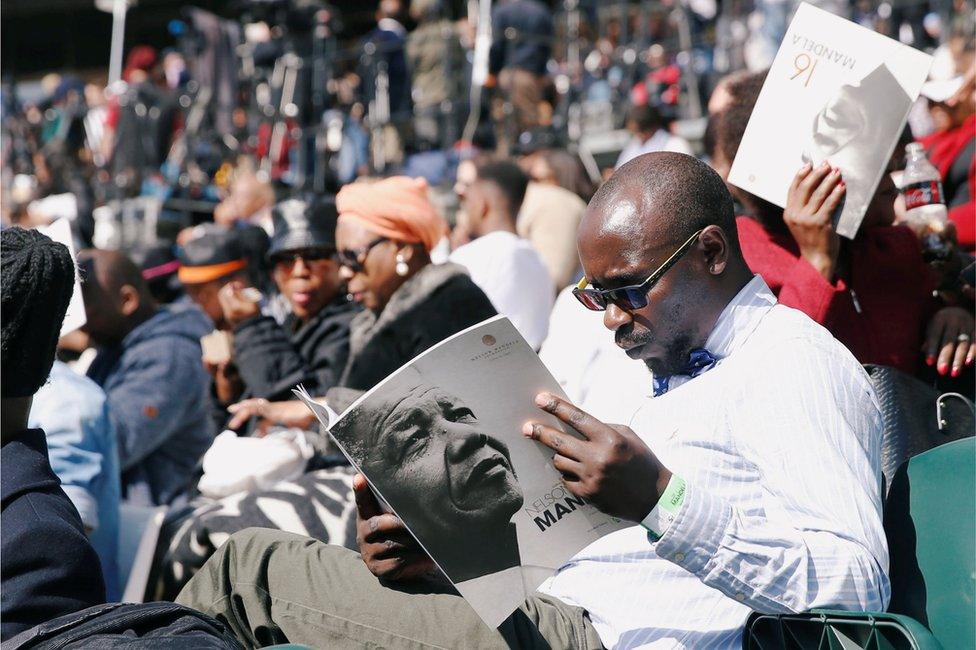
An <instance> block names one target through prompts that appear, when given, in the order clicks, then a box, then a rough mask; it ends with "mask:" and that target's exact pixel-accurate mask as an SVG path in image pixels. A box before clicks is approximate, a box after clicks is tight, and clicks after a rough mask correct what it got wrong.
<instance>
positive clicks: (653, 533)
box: [641, 474, 685, 542]
mask: <svg viewBox="0 0 976 650" xmlns="http://www.w3.org/2000/svg"><path fill="white" fill-rule="evenodd" d="M684 502H685V480H684V479H683V478H681V477H680V476H678V475H677V474H672V475H671V480H669V481H668V486H667V487H666V488H664V494H662V495H661V498H660V499H658V501H657V505H655V506H654V507H653V508H651V512H650V513H649V514H648V515H647V516H646V517H644V520H643V521H642V522H641V526H643V527H644V528H645V529H647V532H648V536H649V537H650V538H651V540H652V541H655V542H656V541H658V540H659V539H661V537H663V536H664V533H666V532H667V531H668V528H670V527H671V523H672V522H673V521H674V520H675V519H677V518H678V513H679V512H681V506H682V504H684Z"/></svg>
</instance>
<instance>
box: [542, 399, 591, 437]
mask: <svg viewBox="0 0 976 650" xmlns="http://www.w3.org/2000/svg"><path fill="white" fill-rule="evenodd" d="M535 403H536V406H538V407H539V408H541V409H542V410H543V411H546V412H547V413H551V414H552V415H555V416H556V417H557V418H559V419H560V420H562V421H563V422H565V423H566V424H568V425H569V426H571V427H573V428H574V429H576V431H578V432H579V433H581V434H582V435H583V437H584V438H586V439H587V440H589V439H590V438H592V436H593V434H598V433H599V429H600V428H604V427H606V425H605V424H603V423H602V422H600V421H599V420H597V419H596V418H595V417H593V416H592V415H590V414H589V413H587V412H586V411H584V410H582V409H581V408H579V407H577V406H574V405H573V404H570V403H569V402H567V401H566V400H564V399H562V398H561V397H557V396H556V395H553V394H552V393H539V394H538V395H536V397H535Z"/></svg>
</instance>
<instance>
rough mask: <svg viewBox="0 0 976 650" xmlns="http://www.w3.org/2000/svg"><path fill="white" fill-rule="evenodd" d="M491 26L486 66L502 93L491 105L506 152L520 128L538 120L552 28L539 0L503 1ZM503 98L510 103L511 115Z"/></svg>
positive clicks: (552, 35) (528, 126) (553, 30)
mask: <svg viewBox="0 0 976 650" xmlns="http://www.w3.org/2000/svg"><path fill="white" fill-rule="evenodd" d="M491 31H492V43H491V51H490V52H489V55H488V58H489V61H488V70H489V72H490V73H491V79H492V80H497V84H498V88H499V89H500V90H501V91H502V93H503V94H504V97H502V98H500V100H501V101H499V102H496V106H495V110H494V117H495V121H496V124H497V128H496V134H497V135H496V137H497V139H498V145H499V152H500V153H502V154H507V153H509V152H510V150H511V148H512V146H513V145H514V144H515V140H516V139H517V138H518V137H519V136H520V135H521V134H522V133H524V132H526V131H528V130H530V129H532V128H533V127H535V126H538V125H539V122H540V111H539V105H540V104H541V103H542V100H543V90H544V87H545V82H546V64H547V63H548V62H549V55H550V53H551V51H552V40H553V37H554V34H555V28H554V26H553V21H552V13H551V12H550V10H549V8H548V7H546V6H545V5H543V4H542V3H541V2H539V1H538V0H504V1H503V2H500V3H498V4H497V5H496V6H495V8H494V10H493V11H492V16H491ZM502 101H503V102H507V103H509V104H510V105H511V113H512V114H511V118H506V115H505V111H504V110H503V109H502ZM512 127H514V129H513V128H512Z"/></svg>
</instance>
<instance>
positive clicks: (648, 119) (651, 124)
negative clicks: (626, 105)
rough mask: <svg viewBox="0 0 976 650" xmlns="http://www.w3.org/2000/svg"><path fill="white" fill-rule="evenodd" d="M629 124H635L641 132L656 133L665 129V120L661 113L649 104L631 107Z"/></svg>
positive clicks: (628, 116) (628, 112) (628, 113)
mask: <svg viewBox="0 0 976 650" xmlns="http://www.w3.org/2000/svg"><path fill="white" fill-rule="evenodd" d="M627 122H628V124H629V123H630V122H633V123H634V125H635V126H637V129H638V130H639V131H641V132H645V133H646V132H648V131H656V130H658V129H661V128H664V118H663V117H662V116H661V111H659V110H657V109H656V108H655V107H653V106H651V105H649V104H638V105H636V106H631V107H630V109H629V110H628V111H627Z"/></svg>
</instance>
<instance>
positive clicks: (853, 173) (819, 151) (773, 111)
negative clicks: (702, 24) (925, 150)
mask: <svg viewBox="0 0 976 650" xmlns="http://www.w3.org/2000/svg"><path fill="white" fill-rule="evenodd" d="M931 64H932V57H931V56H929V55H927V54H924V53H922V52H919V51H918V50H915V49H913V48H911V47H909V46H907V45H903V44H901V43H899V42H898V41H895V40H892V39H890V38H888V37H886V36H882V35H881V34H878V33H876V32H873V31H871V30H869V29H867V28H865V27H861V26H860V25H857V24H855V23H853V22H851V21H849V20H845V19H844V18H840V17H838V16H835V15H833V14H831V13H829V12H826V11H824V10H822V9H818V8H816V7H814V6H812V5H809V4H806V3H803V4H801V5H800V6H799V8H798V9H797V10H796V15H795V16H794V17H793V21H792V22H791V23H790V27H789V29H788V30H787V31H786V36H785V37H784V39H783V42H782V44H781V45H780V48H779V51H778V52H777V54H776V58H775V59H774V60H773V64H772V66H771V67H770V69H769V74H768V76H767V77H766V82H765V84H763V87H762V91H761V92H760V94H759V100H758V101H757V102H756V106H755V109H754V110H753V112H752V117H751V118H750V120H749V125H748V126H747V127H746V131H745V135H744V136H743V138H742V143H741V144H740V145H739V151H738V153H737V154H736V157H735V161H734V162H733V163H732V169H731V171H730V172H729V182H730V183H732V184H733V185H736V186H738V187H741V188H742V189H744V190H746V191H748V192H751V193H753V194H756V195H758V196H760V197H762V198H764V199H766V200H767V201H770V202H772V203H775V204H776V205H778V206H780V207H783V206H785V205H786V195H787V191H788V190H789V187H790V183H791V182H792V181H793V177H794V176H795V175H796V172H797V171H799V169H800V167H802V166H803V164H804V163H807V162H809V163H812V164H813V165H815V166H816V165H820V164H821V163H822V162H823V161H825V160H827V161H829V162H830V163H831V164H832V165H835V166H837V167H839V168H840V170H841V173H842V177H843V179H844V182H845V184H846V185H847V191H846V192H845V195H844V201H843V204H842V206H841V209H840V210H839V212H840V214H839V216H838V217H836V218H837V222H836V224H835V227H836V230H837V232H838V234H840V235H843V236H844V237H848V238H853V237H854V235H856V234H857V230H858V228H859V227H860V225H861V220H862V219H863V218H864V213H865V211H866V210H867V208H868V204H869V203H870V202H871V197H872V196H873V195H874V192H875V189H877V187H878V182H879V181H880V180H881V174H883V173H884V172H885V169H886V167H887V165H888V161H889V159H890V158H891V154H892V152H893V151H894V148H895V145H896V144H897V142H898V138H899V136H900V135H901V132H902V130H903V129H904V128H905V121H906V120H907V118H908V111H909V109H910V108H911V105H912V103H913V102H914V101H915V99H916V98H917V97H918V93H919V91H920V90H921V88H922V84H923V83H924V82H925V78H926V77H927V75H928V72H929V67H930V66H931Z"/></svg>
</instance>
